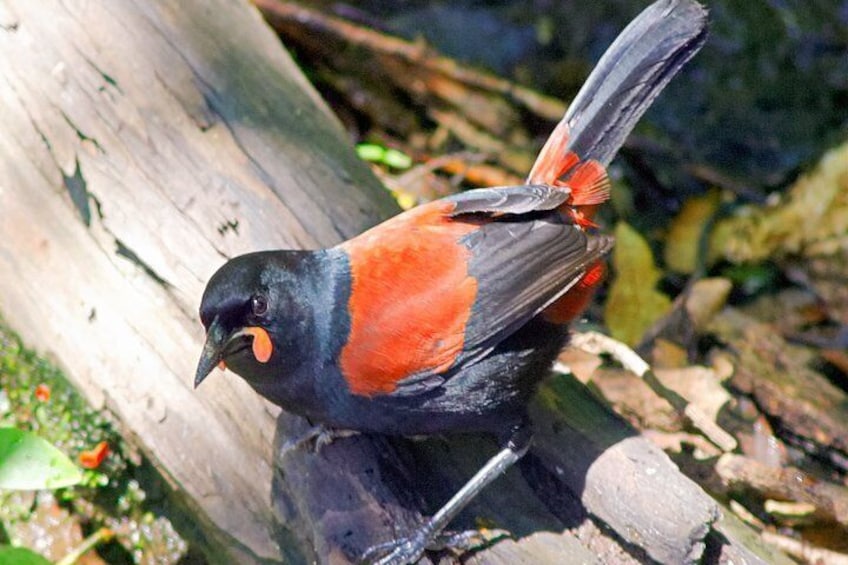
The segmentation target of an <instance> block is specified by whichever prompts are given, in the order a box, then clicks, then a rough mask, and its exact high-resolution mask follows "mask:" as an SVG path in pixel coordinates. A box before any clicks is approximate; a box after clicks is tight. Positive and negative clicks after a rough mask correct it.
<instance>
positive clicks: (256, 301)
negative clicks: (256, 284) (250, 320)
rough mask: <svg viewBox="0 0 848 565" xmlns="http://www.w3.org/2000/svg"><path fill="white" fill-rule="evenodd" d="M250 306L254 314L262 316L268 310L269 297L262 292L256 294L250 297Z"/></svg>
mask: <svg viewBox="0 0 848 565" xmlns="http://www.w3.org/2000/svg"><path fill="white" fill-rule="evenodd" d="M250 308H251V309H252V310H253V315H254V316H262V315H264V314H265V312H267V311H268V298H267V297H265V296H264V295H262V294H254V295H253V297H252V298H251V299H250Z"/></svg>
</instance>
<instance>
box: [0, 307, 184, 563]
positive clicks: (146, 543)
mask: <svg viewBox="0 0 848 565" xmlns="http://www.w3.org/2000/svg"><path fill="white" fill-rule="evenodd" d="M45 386H46V389H48V390H49V398H45V395H44V394H41V395H40V398H39V395H37V394H36V390H37V389H38V388H39V387H42V388H41V390H42V392H43V391H44V390H45V388H44V387H45ZM0 426H11V427H16V428H19V429H24V430H30V431H33V432H35V433H37V434H38V435H39V436H41V437H43V438H44V439H46V440H47V441H49V442H50V443H52V444H53V445H55V446H56V447H58V448H59V449H60V450H61V451H63V452H64V453H65V454H67V455H68V456H69V457H70V458H71V459H72V460H74V461H75V462H77V463H78V464H79V462H80V454H81V453H82V452H83V451H85V450H91V449H92V448H94V447H95V446H96V445H97V444H99V443H100V442H106V443H107V444H108V446H109V455H108V456H107V457H106V458H105V459H104V460H103V462H102V463H101V464H100V465H99V466H98V467H97V468H96V469H86V470H85V476H84V480H83V483H82V484H81V485H78V486H75V487H70V488H65V489H59V490H57V491H56V492H55V496H56V498H57V500H58V501H59V502H60V503H61V505H62V506H64V507H65V508H67V509H68V510H69V511H70V512H71V514H72V515H73V516H74V517H75V519H76V520H77V521H78V522H79V523H80V524H81V526H82V528H83V532H84V533H90V532H93V531H96V530H97V529H99V528H101V527H108V528H110V529H111V530H113V531H115V532H116V534H117V537H116V538H115V540H114V541H112V542H110V543H108V544H105V545H102V546H100V547H99V548H98V551H99V553H100V554H101V557H103V558H104V559H105V560H106V561H107V562H108V563H133V562H136V563H137V562H140V561H151V562H153V561H155V562H157V563H166V564H167V563H176V562H178V561H179V560H180V559H181V558H182V557H184V556H185V554H186V552H187V550H188V547H187V544H186V542H185V541H183V540H182V538H180V536H179V535H178V534H177V533H176V532H175V531H174V529H173V527H172V525H171V523H170V522H169V520H168V519H167V518H166V517H164V516H162V515H161V513H162V512H161V510H162V508H163V506H162V504H163V501H162V497H161V496H160V497H158V499H157V500H150V497H149V496H148V494H147V492H146V491H145V489H144V488H143V487H142V486H141V485H145V486H146V487H147V488H151V486H150V485H152V486H153V488H154V490H156V491H157V492H160V494H161V490H162V489H160V488H158V487H157V486H156V485H157V481H158V479H157V478H156V477H152V476H151V471H150V468H149V466H148V465H146V464H145V462H144V461H143V460H142V459H141V457H139V456H138V455H137V454H136V453H134V451H133V450H132V449H131V447H130V446H129V445H128V444H127V443H126V442H125V441H124V440H123V439H122V438H121V436H120V434H119V433H118V432H117V431H116V429H115V427H114V426H113V424H112V422H111V420H110V418H109V415H108V413H106V412H104V411H101V410H96V409H94V408H92V407H91V406H89V405H88V404H87V403H86V401H85V399H84V398H83V397H82V396H81V395H80V394H79V393H78V392H77V391H76V390H75V389H74V387H73V386H72V385H71V383H70V382H68V380H67V379H66V378H65V376H64V375H63V374H62V372H61V371H60V370H59V369H58V368H56V367H55V366H54V365H52V364H51V363H50V362H49V361H47V360H45V359H44V358H42V357H40V356H39V355H37V354H36V353H35V352H34V351H32V350H30V349H27V348H26V347H25V346H24V345H23V343H22V342H21V340H20V338H19V337H18V336H17V335H15V334H14V332H12V331H11V330H10V329H9V327H8V326H7V325H6V323H5V321H4V320H3V319H2V317H0ZM21 500H23V503H22V502H21ZM26 500H30V501H31V499H20V497H18V498H16V495H15V494H14V493H0V532H6V531H13V530H14V528H15V526H16V524H19V523H21V522H26V521H29V520H31V519H34V518H33V516H34V514H33V505H32V504H31V503H27V502H26ZM3 537H7V536H3ZM7 539H8V538H7Z"/></svg>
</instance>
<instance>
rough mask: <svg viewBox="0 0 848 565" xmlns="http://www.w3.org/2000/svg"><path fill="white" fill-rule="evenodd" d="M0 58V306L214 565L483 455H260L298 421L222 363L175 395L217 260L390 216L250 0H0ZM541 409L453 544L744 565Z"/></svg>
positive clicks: (689, 486) (685, 500) (316, 529)
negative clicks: (488, 530) (115, 429)
mask: <svg viewBox="0 0 848 565" xmlns="http://www.w3.org/2000/svg"><path fill="white" fill-rule="evenodd" d="M0 76H2V78H0V108H2V109H3V110H2V111H3V120H2V122H0V128H2V135H0V209H1V210H2V219H1V220H0V270H2V272H3V276H2V278H0V311H2V312H3V314H4V316H5V317H6V318H7V319H8V321H9V323H10V324H11V325H12V327H13V328H15V329H16V330H17V331H18V332H19V333H20V334H21V336H22V337H23V339H24V340H25V341H26V342H27V343H29V344H31V345H33V346H35V347H36V348H37V349H39V350H41V351H43V352H45V353H47V354H48V355H50V356H51V357H52V358H53V359H55V360H56V361H57V362H58V364H59V365H60V366H61V367H62V368H64V369H65V371H66V373H67V374H68V376H69V377H70V379H71V380H72V381H73V382H74V383H75V385H76V386H77V387H78V388H79V389H80V390H81V391H82V393H83V394H84V395H85V396H86V397H87V398H88V399H89V401H90V402H91V403H93V404H94V405H102V406H105V407H106V408H108V409H109V410H110V411H112V412H113V413H114V414H115V416H116V417H117V419H118V420H119V422H120V424H121V426H122V427H123V428H124V430H125V432H126V434H127V436H128V437H129V438H130V439H131V440H132V441H133V442H135V443H136V444H137V445H138V446H139V447H140V448H141V450H142V451H143V453H144V454H145V455H146V456H147V457H149V458H150V459H151V461H152V462H153V463H154V464H155V465H156V467H157V469H159V471H160V472H161V473H162V474H163V476H164V477H166V479H167V480H168V481H169V482H170V484H171V485H172V486H173V489H174V494H175V496H177V497H178V498H179V499H180V501H181V503H182V504H183V505H184V506H185V508H187V509H188V510H189V511H190V512H191V514H192V518H193V521H194V522H195V525H196V526H197V532H196V534H197V536H196V537H195V540H194V541H200V542H201V543H203V545H204V548H205V549H206V552H207V555H208V556H209V557H210V559H211V560H212V561H220V562H232V561H237V562H239V563H259V562H287V563H292V562H294V563H296V562H309V561H313V560H319V561H321V562H331V563H346V562H350V561H351V560H354V559H355V558H356V556H357V555H359V554H360V553H361V552H362V551H363V550H364V549H366V548H367V547H369V546H370V545H371V544H374V543H377V542H382V541H386V540H388V539H391V538H393V537H396V536H399V535H403V534H405V533H406V532H407V531H408V530H409V529H411V528H413V527H414V526H415V525H416V524H417V523H418V522H419V521H420V520H421V519H422V516H423V515H424V514H425V513H426V512H429V511H432V510H433V509H434V508H435V507H437V506H438V505H439V504H441V503H442V502H444V501H445V500H446V499H447V498H448V497H449V496H450V495H451V494H452V492H453V491H454V490H455V489H456V488H458V486H459V485H460V484H461V483H463V482H464V481H465V480H467V479H468V478H469V477H470V476H471V474H472V473H473V472H474V471H475V470H476V469H477V468H478V467H479V466H480V465H481V464H482V462H483V461H484V460H485V459H486V457H488V456H491V455H492V454H493V453H494V451H495V446H494V445H493V444H491V443H490V442H488V441H486V440H481V439H480V438H476V437H468V438H458V439H451V440H450V441H447V442H446V441H442V440H429V441H427V442H425V443H423V444H416V443H414V442H409V441H406V440H391V441H389V440H386V439H381V438H368V437H354V438H350V439H345V440H340V441H337V442H335V443H333V444H332V445H330V446H328V447H327V448H325V449H323V450H321V451H320V452H318V453H310V452H307V451H303V450H296V451H289V452H287V453H285V454H283V455H275V454H277V453H278V452H279V450H278V447H279V445H280V444H281V443H282V442H283V441H284V440H285V439H286V438H290V437H292V436H296V435H297V434H298V433H300V432H301V431H302V430H303V429H304V428H305V425H306V424H305V422H303V421H302V420H301V419H299V418H296V417H294V416H290V415H287V414H279V410H277V409H276V408H274V407H272V406H271V405H269V404H268V403H266V402H264V401H262V400H261V399H260V398H259V397H258V396H257V395H256V394H254V393H253V391H252V390H250V389H249V388H248V387H247V385H245V384H244V383H243V382H242V381H241V380H240V379H238V378H233V377H232V375H226V376H223V375H214V376H213V377H212V378H210V379H208V380H207V381H206V382H205V383H204V385H203V387H202V388H201V389H200V390H199V391H197V392H195V391H193V390H192V377H193V372H194V366H195V362H196V360H197V357H198V355H199V352H200V349H201V343H202V339H203V332H202V328H201V327H200V324H199V322H198V320H197V315H196V311H197V306H198V303H199V300H200V296H201V293H202V290H203V287H204V285H205V283H206V281H207V280H208V278H209V276H210V275H211V274H212V273H213V272H214V270H215V269H216V268H217V267H218V266H220V264H221V263H222V262H223V261H224V259H225V258H227V257H231V256H233V255H236V254H239V253H243V252H247V251H253V250H258V249H270V248H284V247H289V248H291V247H307V248H315V247H320V246H328V245H332V244H334V243H336V242H338V241H340V240H342V239H345V238H347V237H350V236H352V235H354V234H356V233H358V232H359V231H361V230H362V229H364V228H365V227H367V226H369V225H372V224H374V223H376V222H377V221H379V220H380V219H383V218H386V217H388V216H389V215H391V214H392V213H394V212H395V211H396V207H395V205H394V204H393V202H392V201H391V198H390V197H389V196H388V195H387V194H386V193H385V192H384V191H382V189H381V188H380V186H379V184H378V182H377V181H376V180H375V179H374V178H373V177H372V175H371V174H370V173H369V171H368V169H367V167H366V166H365V165H363V164H362V163H361V162H359V161H358V160H357V159H356V158H355V156H354V154H353V152H352V151H351V149H350V147H349V144H348V142H347V140H346V138H345V133H344V132H343V131H342V129H341V128H340V127H339V125H338V123H337V122H336V120H335V119H334V118H333V116H332V115H331V113H330V112H329V111H328V110H327V108H326V107H325V105H324V104H323V102H322V101H321V100H320V99H319V98H318V97H317V95H316V94H315V93H314V91H313V90H312V88H311V87H310V86H309V84H308V83H307V81H306V80H305V79H304V78H303V76H302V75H301V74H300V72H299V71H298V70H297V69H296V67H295V66H294V64H293V63H292V61H291V59H290V58H289V57H288V56H287V55H286V53H285V51H284V50H283V49H282V48H281V46H280V45H279V43H278V41H277V39H276V38H275V37H274V36H273V34H272V33H271V32H270V30H269V29H268V28H267V27H266V26H265V25H264V23H263V22H262V21H261V18H260V17H259V15H258V13H257V12H256V11H255V10H254V9H253V8H252V7H250V6H248V5H246V4H243V3H239V2H231V1H225V0H209V1H207V2H202V3H200V2H198V3H186V2H179V3H177V2H166V1H165V0H159V1H141V0H139V1H132V0H116V1H113V2H108V3H107V2H102V3H100V2H89V1H85V0H79V1H76V2H75V1H71V0H68V1H65V2H60V1H59V0H44V1H43V2H39V3H33V2H27V1H26V0H6V1H3V2H0ZM557 383H559V384H557ZM563 386H565V387H566V389H563V388H562V387H563ZM566 403H567V404H568V406H567V407H565V406H563V404H566ZM537 404H538V406H537V408H536V409H535V410H534V418H535V419H536V421H537V425H538V426H539V429H540V433H539V437H538V441H537V445H536V447H535V448H534V450H533V451H532V452H531V456H530V457H529V458H528V459H527V460H526V461H525V462H523V463H522V465H521V470H523V471H524V472H523V473H519V472H516V471H512V472H510V473H507V475H506V476H505V477H503V478H502V479H499V482H498V483H496V484H495V485H494V486H493V487H492V488H490V489H488V490H487V491H486V492H484V493H483V495H482V496H481V497H480V498H479V500H477V501H475V502H474V503H473V504H472V505H471V507H470V508H469V509H468V510H467V511H466V512H465V514H464V517H463V518H462V519H460V520H459V521H458V524H457V526H475V525H477V524H476V522H477V521H478V520H475V519H474V518H478V517H485V518H487V519H488V520H491V522H492V523H493V524H496V525H497V526H499V527H505V528H507V529H509V530H510V531H511V532H512V533H513V534H514V535H516V537H517V538H518V541H517V542H505V543H498V544H495V545H494V546H492V547H491V548H490V549H488V550H486V551H483V552H481V553H478V554H476V555H475V556H474V558H473V559H474V562H475V563H512V562H516V561H519V560H526V561H527V562H539V560H543V561H544V560H548V561H550V560H551V559H552V557H551V556H559V557H560V558H562V559H564V560H567V561H577V560H580V561H591V560H592V559H593V554H594V555H598V556H600V557H599V559H602V558H603V556H605V555H607V556H610V555H612V556H615V558H616V559H617V560H621V561H630V562H636V561H640V560H646V559H656V560H660V561H666V560H668V561H675V562H682V561H687V560H695V559H698V558H699V557H700V556H701V555H703V554H704V553H705V552H706V553H707V554H709V552H710V547H709V546H710V544H712V545H713V546H714V547H713V548H712V551H713V553H714V554H716V555H717V554H720V553H721V552H722V549H721V548H722V547H729V548H732V549H733V550H735V551H737V554H738V555H744V556H746V557H750V560H752V561H756V557H754V556H753V554H751V553H750V552H749V551H748V550H747V549H746V546H745V544H740V543H737V542H735V541H734V537H733V534H730V533H726V532H724V531H721V536H718V535H717V532H719V531H720V522H719V521H718V516H719V510H718V508H717V506H716V504H715V502H714V501H712V499H710V498H709V497H708V496H707V495H706V494H704V492H703V491H702V490H701V489H700V488H698V487H697V486H696V485H695V484H694V483H692V482H691V481H689V480H688V479H686V478H685V477H683V475H681V474H680V473H679V471H678V470H677V468H676V467H675V466H674V465H673V464H672V463H671V462H670V461H669V460H668V458H667V457H666V456H665V454H663V453H662V452H660V451H659V450H657V449H655V448H652V447H651V446H650V445H649V444H648V443H647V442H645V441H644V440H641V439H639V438H636V437H633V431H632V430H630V429H629V428H627V427H626V426H624V425H623V424H622V423H621V422H620V420H618V419H617V418H615V417H614V416H613V415H612V414H610V413H609V412H608V411H606V410H605V408H604V407H603V406H601V405H600V404H599V403H598V402H597V400H596V399H594V398H593V397H592V396H591V395H589V394H587V393H586V391H585V390H583V389H582V388H581V387H579V386H570V385H564V384H562V382H561V381H554V383H552V386H551V387H550V388H547V389H545V391H543V394H542V395H541V396H540V401H539V402H538V403H537ZM569 413H570V414H572V416H564V415H563V414H569ZM278 416H279V417H278ZM275 419H277V421H276V426H275ZM622 472H624V474H622ZM664 501H665V503H668V501H673V504H674V505H673V507H671V510H669V507H668V506H666V507H665V510H663V509H662V504H661V503H663V502H664ZM717 537H721V541H716V539H717ZM716 552H717V553H716Z"/></svg>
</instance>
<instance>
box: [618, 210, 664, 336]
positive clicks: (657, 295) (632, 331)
mask: <svg viewBox="0 0 848 565" xmlns="http://www.w3.org/2000/svg"><path fill="white" fill-rule="evenodd" d="M615 239H616V243H615V250H614V251H613V258H612V264H613V269H614V270H615V273H616V275H615V280H614V281H613V283H612V286H611V288H610V294H609V298H608V299H607V302H606V306H605V309H604V321H605V322H606V324H607V327H608V328H609V329H610V332H611V333H612V335H613V337H615V338H616V339H618V340H620V341H623V342H624V343H627V344H628V345H631V346H632V345H635V344H637V343H638V342H639V340H640V339H641V338H642V335H643V334H644V333H645V331H647V330H648V328H650V327H651V326H652V325H653V324H654V322H656V321H657V320H658V319H660V318H661V317H662V316H664V315H665V314H666V313H667V312H668V311H669V309H670V308H671V300H670V299H669V298H668V297H667V296H666V295H664V294H662V293H661V292H659V291H658V290H657V289H656V288H655V287H656V284H657V282H658V281H659V280H660V276H661V272H660V270H659V269H658V268H657V267H656V264H655V263H654V256H653V254H652V253H651V249H650V247H648V244H647V243H646V242H645V240H644V239H643V238H642V236H641V235H639V232H637V231H636V230H634V229H633V228H632V227H630V226H629V225H628V224H626V223H625V222H620V223H619V224H618V225H617V226H616V228H615Z"/></svg>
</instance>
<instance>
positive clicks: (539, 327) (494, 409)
mask: <svg viewBox="0 0 848 565" xmlns="http://www.w3.org/2000/svg"><path fill="white" fill-rule="evenodd" d="M706 30H707V14H706V10H705V9H704V8H703V7H702V6H701V5H700V4H699V3H698V2H696V1H695V0H658V1H657V2H654V3H653V4H651V5H650V6H648V7H647V8H646V9H645V10H644V11H643V12H642V13H641V14H639V15H638V16H637V17H636V18H635V19H634V20H633V21H632V22H631V23H630V24H629V25H628V26H627V27H626V28H625V29H624V30H623V31H622V32H621V34H620V35H619V37H618V38H617V39H616V40H615V41H614V42H613V44H612V45H611V46H610V47H609V48H608V50H607V51H606V53H605V54H604V55H603V57H602V58H601V59H600V61H599V62H598V63H597V65H596V67H595V68H594V70H593V71H592V72H591V73H590V75H589V77H588V79H587V81H586V83H585V84H584V85H583V87H582V88H581V90H580V91H579V92H578V94H577V96H576V97H575V98H574V99H573V101H572V102H571V104H570V105H569V107H568V110H567V111H566V113H565V116H564V117H563V118H562V120H561V121H560V122H559V123H558V124H557V126H556V127H555V129H554V130H553V132H552V134H551V135H550V137H549V138H548V140H547V142H546V143H545V145H544V147H543V148H542V150H541V151H540V153H539V156H538V157H537V160H536V162H535V164H534V165H533V167H532V169H531V171H530V173H529V175H528V176H527V179H526V182H525V184H523V185H518V186H502V187H491V188H480V189H474V190H467V191H464V192H460V193H457V194H454V195H451V196H447V197H444V198H441V199H439V200H435V201H432V202H429V203H425V204H421V205H419V206H417V207H415V208H412V209H410V210H407V211H405V212H403V213H401V214H399V215H397V216H395V217H393V218H390V219H388V220H386V221H385V222H383V223H381V224H379V225H377V226H375V227H372V228H370V229H368V230H367V231H365V232H363V233H362V234H360V235H357V236H355V237H353V238H351V239H349V240H347V241H344V242H342V243H340V244H338V245H336V246H334V247H330V248H325V249H317V250H298V249H295V250H270V251H257V252H252V253H247V254H245V255H240V256H237V257H234V258H232V259H230V260H228V261H227V262H226V263H225V264H224V265H223V266H221V267H220V268H219V269H218V271H217V272H215V273H214V274H213V275H212V277H211V278H210V280H209V282H208V284H207V286H206V289H205V291H204V293H203V296H202V299H201V304H200V320H201V322H202V324H203V326H204V329H205V331H206V341H205V344H204V346H203V350H202V352H201V356H200V360H199V362H198V367H197V372H196V375H195V381H194V383H195V387H197V386H199V385H200V384H201V382H202V381H203V380H204V379H205V378H206V377H207V376H208V375H209V374H210V373H211V372H212V370H213V369H214V368H215V367H216V366H221V367H225V368H227V369H229V370H231V371H232V372H234V373H236V374H237V375H239V376H241V377H242V378H243V379H244V380H246V381H247V382H248V383H249V384H250V386H251V387H253V389H254V390H255V391H256V392H257V393H259V394H260V395H262V396H263V397H265V398H266V399H268V400H270V401H271V402H273V403H275V404H277V405H279V406H280V407H282V408H283V409H284V410H286V411H288V412H291V413H294V414H298V415H301V416H304V417H306V418H307V419H308V420H309V421H310V422H317V423H318V424H320V425H321V426H323V427H325V428H327V429H331V430H332V429H336V430H354V431H358V432H365V433H374V434H384V435H392V436H422V435H434V434H449V433H457V432H462V433H480V434H488V435H491V436H493V437H494V438H496V439H497V441H498V445H499V447H500V449H499V451H498V452H497V453H496V454H495V455H494V456H493V457H492V458H491V459H490V460H489V461H488V462H487V463H486V464H485V465H484V467H483V468H482V469H481V470H480V471H478V472H477V473H476V474H475V475H474V476H473V477H472V478H471V479H470V480H469V481H468V482H467V483H466V484H465V485H464V486H463V487H462V488H461V489H460V491H459V492H458V493H457V494H456V495H455V496H454V497H453V498H451V499H450V500H449V501H448V502H447V503H446V504H445V505H444V506H443V507H442V508H441V509H440V510H439V511H437V512H436V513H435V514H434V515H433V516H431V517H429V518H428V519H426V520H425V521H424V523H423V524H421V525H420V527H418V528H417V529H415V530H414V531H412V532H411V533H410V534H409V535H408V536H405V537H400V538H397V539H392V540H389V541H388V542H386V543H385V544H380V545H378V546H374V547H372V548H370V549H369V551H367V552H366V554H365V555H364V558H365V559H366V560H367V561H370V562H376V563H381V564H390V563H408V562H415V561H417V560H418V559H419V558H420V557H421V556H422V555H423V553H424V552H425V550H426V549H427V548H428V547H429V546H431V545H433V544H434V542H435V541H436V539H437V537H438V536H439V535H440V534H441V533H442V531H443V530H444V529H445V528H446V526H447V525H448V524H449V522H450V521H451V520H452V519H453V518H454V517H455V516H456V515H457V514H458V513H459V512H460V511H461V510H462V509H463V508H464V507H465V506H466V505H467V504H468V503H469V502H470V501H471V500H472V499H473V498H474V496H476V494H477V493H479V492H480V490H482V489H483V488H485V487H486V486H487V485H488V484H489V483H491V481H492V480H494V479H495V478H496V477H498V476H499V475H500V474H501V473H503V472H504V471H505V470H506V469H508V468H509V467H510V466H511V465H513V464H514V463H515V462H516V461H518V460H519V459H520V458H521V457H522V456H523V455H524V454H525V453H526V452H527V450H528V448H529V447H530V444H531V441H532V435H533V432H532V423H531V422H530V420H529V417H528V414H527V405H528V403H529V401H530V399H531V398H532V396H533V394H534V392H535V391H536V389H537V387H538V385H539V383H540V382H541V381H542V380H544V379H545V378H546V377H547V376H548V375H549V374H550V367H551V365H552V363H553V361H554V359H555V358H556V356H557V355H558V352H559V351H560V350H561V348H562V347H563V346H564V345H565V344H566V342H567V340H568V335H569V322H571V321H573V320H574V319H575V318H577V317H578V316H580V314H581V313H582V311H583V310H584V308H585V307H586V306H587V305H588V304H589V302H590V301H591V299H592V296H593V293H594V290H595V289H596V288H597V286H598V285H599V284H600V282H601V281H602V280H603V278H604V270H605V267H604V263H603V261H604V257H605V255H606V254H607V253H608V252H609V251H610V249H611V248H612V246H613V243H614V242H613V239H612V238H611V237H610V236H608V235H605V234H603V233H601V230H600V229H599V227H598V226H597V225H596V224H595V222H594V221H593V217H594V213H595V210H596V209H597V207H598V206H599V205H600V204H601V203H603V202H604V201H606V200H607V199H608V198H609V193H610V182H609V178H608V175H607V166H608V165H609V163H610V162H611V161H612V158H613V157H614V156H615V154H616V153H617V152H618V150H619V149H620V147H621V146H622V144H623V143H624V141H625V139H626V138H627V136H628V135H629V134H630V132H631V131H632V129H633V127H634V126H635V124H636V123H637V121H638V120H639V119H640V118H641V116H642V115H643V113H644V112H645V110H646V109H647V108H648V107H649V106H650V105H651V103H652V102H653V101H654V99H655V98H656V97H657V96H658V95H659V93H660V92H661V91H662V90H663V89H664V87H665V86H666V85H667V84H668V82H669V81H670V80H671V79H672V77H673V76H674V75H675V74H676V73H677V72H678V71H679V70H680V69H681V67H682V66H683V65H684V64H685V63H686V62H688V61H689V59H691V57H693V56H694V55H695V53H697V51H698V50H699V49H700V48H701V46H702V45H703V43H704V41H705V38H706V33H707V31H706Z"/></svg>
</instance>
